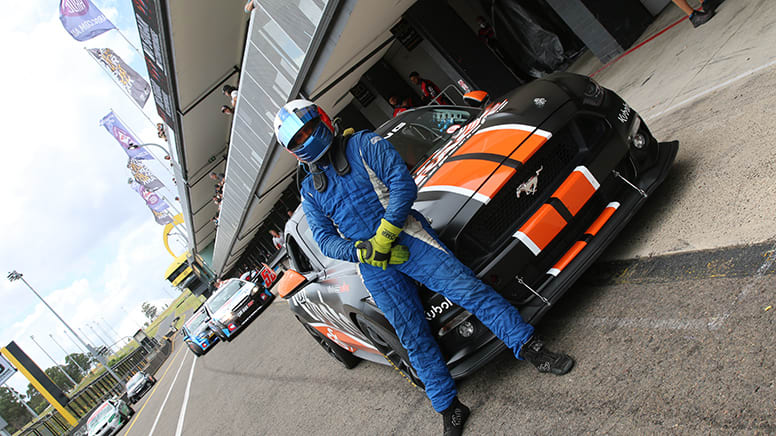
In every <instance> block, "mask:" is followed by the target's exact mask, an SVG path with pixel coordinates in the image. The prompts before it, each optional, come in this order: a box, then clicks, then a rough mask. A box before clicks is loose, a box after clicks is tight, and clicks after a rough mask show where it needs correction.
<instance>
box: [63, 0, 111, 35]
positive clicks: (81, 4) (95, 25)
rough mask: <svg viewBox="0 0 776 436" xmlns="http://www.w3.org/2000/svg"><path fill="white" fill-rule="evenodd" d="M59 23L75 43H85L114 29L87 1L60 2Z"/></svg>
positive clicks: (68, 0)
mask: <svg viewBox="0 0 776 436" xmlns="http://www.w3.org/2000/svg"><path fill="white" fill-rule="evenodd" d="M59 21H61V22H62V25H63V26H64V27H65V30H67V32H68V33H70V36H72V37H73V38H75V40H76V41H86V40H88V39H92V38H94V37H95V36H97V35H101V34H103V33H105V32H107V31H109V30H113V29H115V28H116V26H114V25H113V23H111V22H110V20H108V18H107V17H106V16H105V15H103V14H102V12H100V10H99V9H97V7H96V6H94V5H93V4H92V2H91V1H89V0H61V1H60V2H59Z"/></svg>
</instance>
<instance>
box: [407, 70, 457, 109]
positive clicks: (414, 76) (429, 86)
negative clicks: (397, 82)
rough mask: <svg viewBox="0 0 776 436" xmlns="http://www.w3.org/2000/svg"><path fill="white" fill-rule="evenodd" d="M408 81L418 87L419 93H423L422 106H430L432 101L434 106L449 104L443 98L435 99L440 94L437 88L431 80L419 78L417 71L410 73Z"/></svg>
mask: <svg viewBox="0 0 776 436" xmlns="http://www.w3.org/2000/svg"><path fill="white" fill-rule="evenodd" d="M410 81H411V82H412V83H414V84H416V85H418V86H420V92H422V93H423V103H424V104H430V103H431V102H432V101H433V102H434V103H435V104H450V101H449V100H448V99H446V98H445V97H444V96H442V97H439V98H437V97H438V96H439V94H440V93H441V91H440V90H439V87H438V86H436V83H434V82H432V81H431V80H429V79H424V78H422V77H420V74H419V73H418V72H417V71H413V72H411V73H410Z"/></svg>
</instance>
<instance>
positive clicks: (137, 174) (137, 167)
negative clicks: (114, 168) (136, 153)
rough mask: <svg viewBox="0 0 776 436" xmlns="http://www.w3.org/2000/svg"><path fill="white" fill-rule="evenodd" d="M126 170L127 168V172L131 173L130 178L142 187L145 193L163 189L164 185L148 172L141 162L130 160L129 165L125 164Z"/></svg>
mask: <svg viewBox="0 0 776 436" xmlns="http://www.w3.org/2000/svg"><path fill="white" fill-rule="evenodd" d="M127 168H129V171H130V172H132V178H134V179H135V182H137V183H139V184H140V185H142V186H143V188H145V190H146V191H148V192H153V191H156V190H157V189H159V188H163V187H164V183H162V181H161V180H159V179H158V178H156V176H155V175H153V173H152V172H151V170H149V169H148V167H147V166H145V165H143V162H141V161H139V160H135V159H130V160H129V163H127ZM138 193H139V191H138Z"/></svg>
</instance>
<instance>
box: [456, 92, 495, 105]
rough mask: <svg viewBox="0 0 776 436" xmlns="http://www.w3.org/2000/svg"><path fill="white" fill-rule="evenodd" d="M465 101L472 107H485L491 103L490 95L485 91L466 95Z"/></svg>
mask: <svg viewBox="0 0 776 436" xmlns="http://www.w3.org/2000/svg"><path fill="white" fill-rule="evenodd" d="M463 101H465V102H466V104H468V105H469V106H472V107H483V106H485V105H486V104H488V102H489V101H490V95H488V93H487V92H485V91H471V92H467V93H466V94H464V96H463Z"/></svg>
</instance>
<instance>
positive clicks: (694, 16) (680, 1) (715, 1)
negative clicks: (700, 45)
mask: <svg viewBox="0 0 776 436" xmlns="http://www.w3.org/2000/svg"><path fill="white" fill-rule="evenodd" d="M673 2H674V4H675V5H676V6H679V9H681V10H682V11H684V13H685V14H687V16H688V17H689V18H690V23H692V27H698V26H701V25H703V24H704V23H706V22H707V21H709V20H711V17H713V16H714V11H715V10H716V9H717V6H719V4H720V3H722V0H705V1H703V2H702V3H701V9H699V10H695V9H693V8H692V7H691V6H690V5H689V4H688V3H687V0H673Z"/></svg>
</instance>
